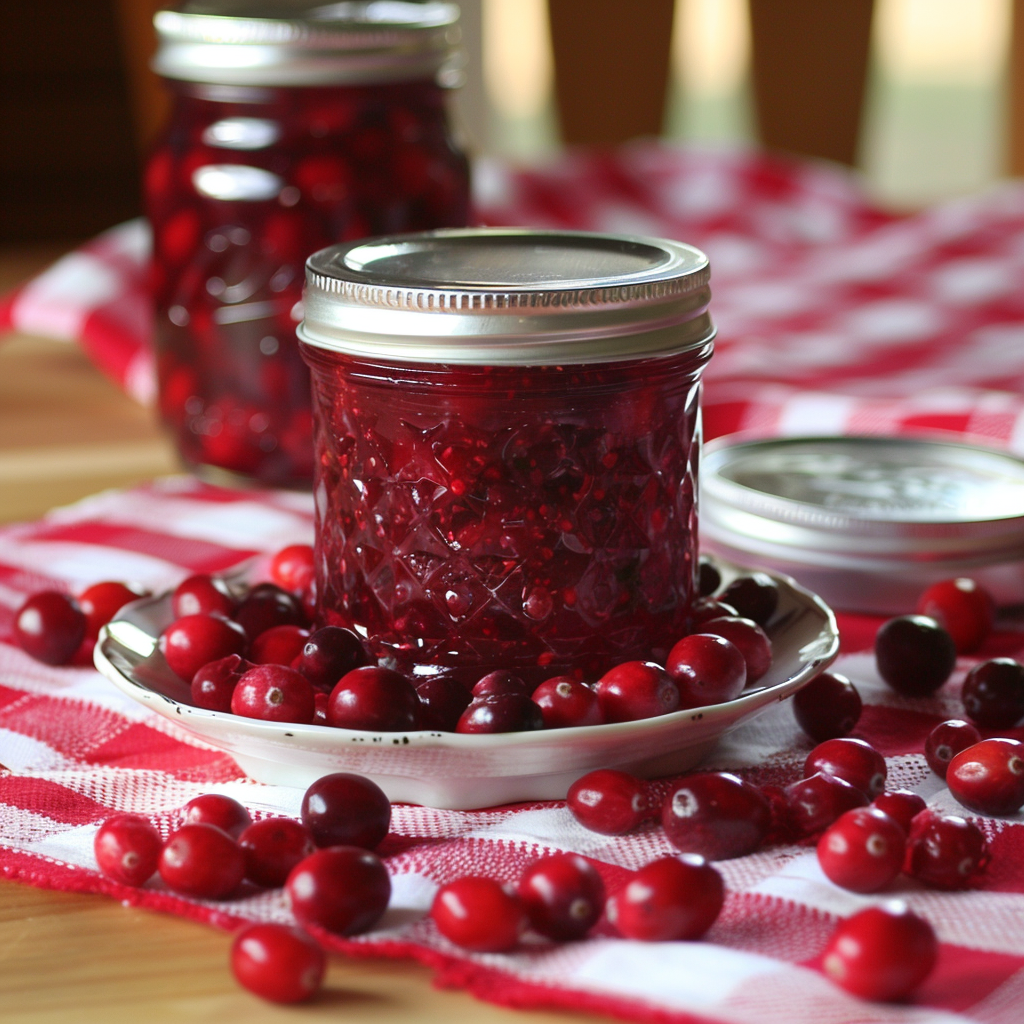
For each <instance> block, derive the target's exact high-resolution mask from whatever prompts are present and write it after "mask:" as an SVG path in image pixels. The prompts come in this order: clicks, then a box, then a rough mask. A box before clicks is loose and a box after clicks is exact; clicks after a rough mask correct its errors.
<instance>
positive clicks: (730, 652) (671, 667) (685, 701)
mask: <svg viewBox="0 0 1024 1024" xmlns="http://www.w3.org/2000/svg"><path fill="white" fill-rule="evenodd" d="M665 671H666V672H668V674H669V675H670V676H671V677H672V681H673V682H674V683H675V684H676V686H677V687H678V688H679V701H680V705H681V706H682V707H684V708H702V707H705V706H706V705H708V704H722V703H724V702H725V701H728V700H735V699H736V698H737V697H738V696H739V695H740V694H741V693H742V692H743V687H744V686H746V683H747V663H746V661H745V660H744V658H743V655H742V654H741V653H740V650H739V648H738V647H736V646H735V645H734V644H732V643H730V642H729V641H728V640H726V639H725V637H721V636H715V635H713V634H711V633H691V634H690V635H689V636H684V637H683V639H682V640H680V641H679V642H678V643H677V644H676V645H675V646H674V647H673V648H672V650H671V651H669V654H668V660H667V662H666V663H665Z"/></svg>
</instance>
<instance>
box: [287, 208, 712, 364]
mask: <svg viewBox="0 0 1024 1024" xmlns="http://www.w3.org/2000/svg"><path fill="white" fill-rule="evenodd" d="M708 280H709V269H708V259H707V257H706V256H705V255H704V253H702V252H700V250H698V249H695V248H693V247H692V246H689V245H684V244H683V243H682V242H674V241H669V240H667V239H663V238H644V237H637V236H632V235H600V234H592V233H589V232H582V231H539V230H533V229H525V228H458V229H448V230H443V231H432V232H425V233H423V234H416V235H395V236H392V237H388V238H374V239H369V240H366V241H363V242H357V243H354V244H350V245H339V246H332V247H331V248H328V249H321V250H320V252H317V253H314V254H313V255H312V256H311V257H310V258H309V260H308V261H307V263H306V292H305V298H304V311H305V319H304V320H303V322H302V324H301V325H300V326H299V332H298V333H299V337H300V338H301V339H302V340H303V341H305V342H307V343H308V344H310V345H315V346H317V347H319V348H325V349H334V350H336V351H339V352H346V353H348V354H350V355H356V356H363V357H367V356H372V357H383V358H390V359H394V360H396V361H400V362H431V363H476V364H486V365H497V364H504V365H535V366H536V365H557V364H562V363H570V364H573V363H583V362H608V361H612V360H622V359H637V358H643V357H648V356H661V355H669V354H672V353H678V352H683V351H686V350H688V349H699V348H702V347H707V348H708V349H709V350H710V342H711V339H712V338H713V337H714V328H713V327H712V324H711V318H710V316H709V315H708V302H709V301H710V298H711V290H710V288H709V286H708Z"/></svg>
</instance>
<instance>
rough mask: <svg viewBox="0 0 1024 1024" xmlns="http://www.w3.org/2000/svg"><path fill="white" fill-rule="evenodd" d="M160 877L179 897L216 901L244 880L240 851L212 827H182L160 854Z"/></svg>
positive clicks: (204, 825)
mask: <svg viewBox="0 0 1024 1024" xmlns="http://www.w3.org/2000/svg"><path fill="white" fill-rule="evenodd" d="M159 869H160V877H161V878H162V879H163V880H164V882H165V883H166V885H167V887H168V888H169V889H172V890H173V891H174V892H177V893H181V895H183V896H195V897H197V898H199V899H207V900H219V899H223V898H224V897H225V896H229V895H230V894H231V893H232V892H234V890H235V889H237V888H238V885H239V883H240V882H241V881H242V879H243V878H244V877H245V856H244V855H243V854H242V848H241V847H240V846H239V845H238V843H236V842H235V841H234V839H232V838H231V836H229V835H228V834H227V832H224V831H223V830H222V829H219V828H217V827H216V825H207V824H206V823H204V822H196V823H195V824H192V825H182V826H181V828H179V829H178V831H177V832H175V833H174V834H173V835H172V836H171V837H170V838H169V839H168V840H167V842H166V843H165V844H164V848H163V850H161V851H160V863H159Z"/></svg>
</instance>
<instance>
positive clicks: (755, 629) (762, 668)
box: [700, 615, 772, 683]
mask: <svg viewBox="0 0 1024 1024" xmlns="http://www.w3.org/2000/svg"><path fill="white" fill-rule="evenodd" d="M700 632H702V633H714V634H715V636H724V637H725V639H726V640H728V641H729V642H730V643H731V644H734V645H735V646H736V647H738V648H739V650H740V654H742V655H743V660H744V662H745V663H746V666H747V682H748V683H755V682H757V680H758V679H760V678H761V677H762V676H763V675H764V674H765V673H766V672H767V671H768V669H770V668H771V667H772V642H771V640H769V639H768V634H767V633H766V632H765V631H764V630H763V629H762V628H761V627H760V626H759V625H758V624H757V623H756V622H755V621H754V620H753V619H742V618H740V617H739V616H738V615H725V616H722V617H721V618H717V619H709V620H708V621H707V622H702V623H701V624H700Z"/></svg>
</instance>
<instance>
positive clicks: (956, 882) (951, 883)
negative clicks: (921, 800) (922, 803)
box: [903, 810, 989, 889]
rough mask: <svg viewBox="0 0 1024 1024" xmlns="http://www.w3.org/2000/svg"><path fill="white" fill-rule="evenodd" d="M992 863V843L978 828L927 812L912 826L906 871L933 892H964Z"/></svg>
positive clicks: (908, 841) (904, 867)
mask: <svg viewBox="0 0 1024 1024" xmlns="http://www.w3.org/2000/svg"><path fill="white" fill-rule="evenodd" d="M988 860H989V849H988V843H987V842H986V840H985V834H984V833H983V832H982V831H981V829H980V828H978V826H977V825H975V824H974V823H973V822H971V821H967V820H966V819H964V818H961V817H958V816H957V815H953V814H935V813H934V812H933V811H928V810H925V811H922V812H921V813H920V814H918V815H917V816H916V817H915V818H914V820H913V822H912V823H911V826H910V831H909V833H908V836H907V855H906V860H905V861H904V864H903V870H904V871H906V873H907V874H908V875H911V876H912V877H913V878H916V879H917V880H918V881H919V882H921V884H922V885H927V886H929V887H930V888H932V889H963V888H965V887H966V886H968V885H969V884H970V882H971V880H972V879H973V878H974V876H975V875H977V873H978V872H979V871H981V870H982V869H983V868H984V867H985V865H986V864H987V863H988Z"/></svg>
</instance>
